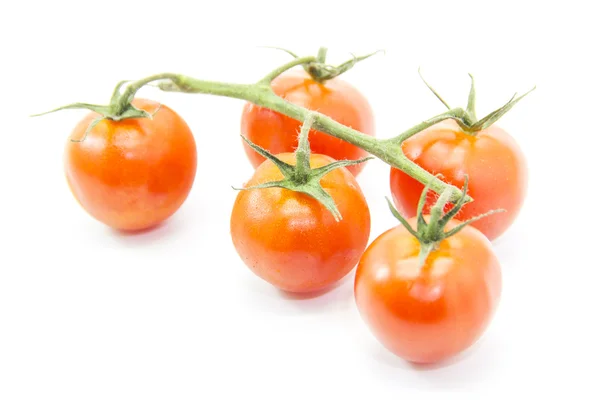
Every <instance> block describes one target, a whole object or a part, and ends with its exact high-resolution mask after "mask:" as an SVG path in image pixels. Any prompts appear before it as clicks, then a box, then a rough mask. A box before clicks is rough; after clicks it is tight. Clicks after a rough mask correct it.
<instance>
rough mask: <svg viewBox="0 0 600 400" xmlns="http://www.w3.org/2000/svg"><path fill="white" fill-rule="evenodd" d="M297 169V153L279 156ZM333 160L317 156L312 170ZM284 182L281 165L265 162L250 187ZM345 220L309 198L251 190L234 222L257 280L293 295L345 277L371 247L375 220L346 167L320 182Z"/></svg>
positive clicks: (235, 236) (237, 243) (239, 200)
mask: <svg viewBox="0 0 600 400" xmlns="http://www.w3.org/2000/svg"><path fill="white" fill-rule="evenodd" d="M277 158H279V159H280V160H282V161H284V162H286V163H288V164H291V165H295V163H296V158H295V155H294V154H293V153H284V154H279V155H277ZM333 161H334V160H333V159H332V158H331V157H328V156H325V155H321V154H312V155H311V156H310V166H311V168H318V167H322V166H324V165H327V164H330V163H331V162H333ZM282 178H283V175H282V173H281V172H280V170H279V169H278V168H277V167H276V165H275V164H274V163H273V162H272V161H270V160H266V161H264V162H263V163H262V164H261V165H260V166H259V167H258V168H257V169H256V170H255V172H254V175H253V176H252V178H251V179H250V180H249V181H248V182H247V183H246V187H250V186H255V185H260V184H263V183H266V182H272V181H279V180H281V179H282ZM320 183H321V186H322V187H323V189H324V190H325V191H326V192H327V193H329V194H330V195H331V197H332V198H333V200H334V201H335V204H336V206H337V208H338V210H339V211H340V213H341V215H342V220H340V221H339V222H337V221H336V220H335V219H334V217H333V215H332V214H331V212H330V211H328V210H327V209H326V208H325V207H324V206H323V204H321V203H320V202H319V201H317V200H316V199H314V198H312V197H310V196H308V195H307V194H304V193H300V192H296V191H292V190H288V189H283V188H277V187H275V188H267V189H251V190H242V191H240V192H239V193H238V195H237V197H236V200H235V203H234V206H233V210H232V214H231V221H230V228H231V237H232V241H233V244H234V247H235V249H236V251H237V252H238V254H239V255H240V257H241V259H242V260H243V261H244V263H245V264H246V265H247V266H248V267H249V268H250V269H251V270H252V272H254V273H255V274H256V275H257V276H259V277H260V278H262V279H263V280H265V281H266V282H269V283H270V284H272V285H273V286H275V287H277V288H279V289H282V290H284V291H288V292H298V293H299V292H314V291H317V290H320V289H325V288H327V287H330V286H332V285H333V284H334V283H336V282H337V281H339V280H340V279H342V278H343V277H344V276H346V275H347V274H348V273H349V272H350V271H351V270H352V269H353V268H354V267H355V266H356V263H357V262H358V260H359V259H360V257H361V255H362V253H363V251H364V249H365V248H366V246H367V243H368V239H369V233H370V226H371V217H370V212H369V208H368V206H367V202H366V200H365V197H364V195H363V193H362V191H361V189H360V187H359V186H358V183H357V182H356V180H355V178H354V176H353V175H352V174H351V173H350V172H349V171H348V170H347V169H346V168H345V167H344V168H338V169H335V170H333V171H331V172H329V173H328V174H326V175H325V176H324V177H323V178H322V179H321V181H320Z"/></svg>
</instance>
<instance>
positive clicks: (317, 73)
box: [275, 47, 383, 83]
mask: <svg viewBox="0 0 600 400" xmlns="http://www.w3.org/2000/svg"><path fill="white" fill-rule="evenodd" d="M275 49H277V50H281V51H285V52H286V53H288V54H289V55H291V56H292V57H294V58H295V59H299V57H298V56H297V55H296V54H294V53H293V52H291V51H289V50H286V49H282V48H280V47H275ZM380 51H383V50H377V51H375V52H373V53H371V54H367V55H364V56H359V57H357V56H355V55H354V54H352V58H351V59H350V60H348V61H346V62H344V63H342V64H340V65H337V66H335V65H329V64H327V63H326V58H327V48H325V47H321V48H320V49H319V52H318V54H317V57H316V58H314V59H313V60H311V61H309V62H307V63H304V64H302V67H303V68H304V70H305V71H306V72H307V73H308V74H309V75H310V76H311V77H312V79H313V80H314V81H315V82H319V83H323V82H325V81H327V80H329V79H333V78H335V77H337V76H340V75H341V74H343V73H344V72H346V71H348V70H349V69H351V68H352V67H354V65H356V63H357V62H359V61H363V60H366V59H367V58H369V57H371V56H373V55H375V54H377V53H379V52H380Z"/></svg>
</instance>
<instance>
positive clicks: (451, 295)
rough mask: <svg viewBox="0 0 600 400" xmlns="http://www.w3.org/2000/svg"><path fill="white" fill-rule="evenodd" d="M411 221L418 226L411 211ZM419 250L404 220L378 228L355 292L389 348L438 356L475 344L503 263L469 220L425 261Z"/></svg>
mask: <svg viewBox="0 0 600 400" xmlns="http://www.w3.org/2000/svg"><path fill="white" fill-rule="evenodd" d="M425 219H426V220H427V221H428V220H429V217H428V216H426V217H425ZM408 222H409V224H410V225H411V226H412V227H413V228H414V229H416V228H415V227H416V218H413V219H410V220H408ZM457 222H458V221H456V220H451V221H450V222H449V224H448V225H447V230H451V229H452V228H453V227H455V226H456V225H457ZM419 251H420V243H419V241H418V240H417V239H416V238H415V237H414V236H413V235H411V234H410V233H409V232H408V231H407V229H406V228H405V227H404V226H402V225H398V226H397V227H395V228H392V229H390V230H388V231H386V232H384V233H383V234H382V235H380V236H379V237H378V238H377V239H375V240H374V241H373V242H372V243H371V244H370V245H369V247H368V248H367V250H366V251H365V253H364V255H363V256H362V258H361V260H360V262H359V264H358V267H357V270H356V275H355V283H354V293H355V300H356V305H357V307H358V310H359V312H360V315H361V316H362V318H363V319H364V320H365V322H366V323H367V325H368V327H369V328H370V330H371V332H372V333H373V334H374V336H375V337H376V338H377V339H378V340H379V341H380V342H381V343H382V344H383V345H384V346H385V347H386V348H387V349H388V350H390V351H391V352H392V353H394V354H396V355H397V356H399V357H401V358H403V359H405V360H407V361H410V362H414V363H437V362H441V361H444V360H447V359H449V358H450V357H452V356H454V355H457V354H459V353H460V352H462V351H464V350H466V349H467V348H469V347H470V346H472V345H473V344H474V343H475V342H476V341H477V340H478V339H479V338H480V337H481V336H482V334H483V333H484V331H485V330H486V328H487V327H488V325H489V323H490V321H491V319H492V317H493V315H494V313H495V311H496V309H497V306H498V303H499V299H500V295H501V291H502V283H501V271H500V264H499V262H498V259H497V258H496V256H495V255H494V253H493V250H492V246H491V243H490V242H489V240H488V239H487V238H486V237H485V236H484V235H483V234H482V233H481V232H479V231H478V230H477V229H475V228H473V227H471V226H466V227H465V228H463V229H462V230H461V231H459V232H458V233H457V234H455V235H454V236H450V237H448V238H446V239H444V240H442V241H441V242H440V243H439V248H437V249H436V250H434V251H432V252H431V253H430V254H429V256H428V257H427V258H426V260H425V263H424V264H423V265H422V266H421V265H419Z"/></svg>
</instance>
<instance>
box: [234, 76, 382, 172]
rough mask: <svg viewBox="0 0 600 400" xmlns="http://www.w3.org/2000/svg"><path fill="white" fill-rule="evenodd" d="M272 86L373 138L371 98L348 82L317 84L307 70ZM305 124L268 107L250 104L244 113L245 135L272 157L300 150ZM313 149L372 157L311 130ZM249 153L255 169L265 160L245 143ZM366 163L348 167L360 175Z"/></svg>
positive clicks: (335, 155) (349, 157) (336, 80)
mask: <svg viewBox="0 0 600 400" xmlns="http://www.w3.org/2000/svg"><path fill="white" fill-rule="evenodd" d="M271 87H272V88H273V91H274V92H275V94H277V95H278V96H280V97H282V98H284V99H285V100H287V101H289V102H291V103H294V104H296V105H299V106H301V107H304V108H308V109H310V110H314V111H318V112H320V113H322V114H324V115H327V116H328V117H330V118H332V119H334V120H335V121H337V122H339V123H341V124H343V125H346V126H349V127H351V128H353V129H356V130H358V131H360V132H362V133H365V134H367V135H371V136H373V135H374V134H375V124H374V117H373V111H372V110H371V107H370V105H369V103H368V102H367V99H366V98H365V97H364V96H363V95H362V94H361V93H360V92H359V91H358V90H357V89H355V88H354V87H353V86H351V85H350V84H348V83H347V82H345V81H343V80H341V79H339V78H333V79H330V80H328V81H326V82H324V83H317V82H315V81H314V80H313V79H312V78H311V77H310V75H308V74H307V73H306V72H304V71H289V72H287V73H284V74H282V75H280V76H278V77H277V78H276V79H275V80H274V81H273V82H272V85H271ZM301 125H302V122H299V121H296V120H295V119H293V118H290V117H287V116H285V115H282V114H280V113H278V112H275V111H272V110H269V109H267V108H263V107H259V106H256V105H254V104H252V103H247V104H246V105H245V107H244V110H243V113H242V134H243V135H244V136H245V137H247V138H248V139H250V141H251V142H253V143H255V144H257V145H259V146H260V147H262V148H264V149H266V150H268V151H269V152H270V153H271V154H280V153H286V152H293V151H294V150H295V149H296V147H298V133H299V132H300V127H301ZM309 141H310V148H311V150H312V152H313V153H316V154H325V155H328V156H330V157H333V158H334V159H336V160H358V159H360V158H363V157H366V156H368V154H367V153H366V152H365V151H364V150H362V149H361V148H359V147H356V146H354V145H352V144H350V143H348V142H345V141H343V140H341V139H337V138H335V137H333V136H330V135H327V134H325V133H323V132H319V131H315V130H311V131H310V133H309ZM244 148H245V150H246V154H247V156H248V158H249V159H250V162H251V163H252V165H253V166H254V168H256V167H258V166H259V165H260V164H261V163H262V162H263V161H264V157H263V156H261V155H260V154H258V153H256V152H255V151H254V150H252V149H251V148H250V147H249V146H248V145H247V144H246V143H244ZM364 166H365V163H360V164H357V165H351V166H349V167H347V168H348V169H349V170H350V172H352V173H353V174H354V175H357V174H358V173H359V172H360V171H361V170H362V169H363V168H364Z"/></svg>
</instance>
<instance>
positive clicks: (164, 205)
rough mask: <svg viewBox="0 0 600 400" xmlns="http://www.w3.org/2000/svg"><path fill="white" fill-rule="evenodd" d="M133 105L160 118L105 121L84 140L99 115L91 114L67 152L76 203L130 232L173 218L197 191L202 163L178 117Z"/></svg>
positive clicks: (155, 106)
mask: <svg viewBox="0 0 600 400" xmlns="http://www.w3.org/2000/svg"><path fill="white" fill-rule="evenodd" d="M132 104H133V105H134V106H135V107H137V108H139V109H143V110H145V111H147V112H149V113H155V112H156V114H155V115H154V116H153V118H151V119H150V118H132V119H125V120H121V121H113V120H108V119H104V120H102V121H100V123H98V124H97V125H96V126H95V127H94V128H93V129H91V131H90V132H88V134H87V135H85V132H86V130H87V129H88V127H89V126H90V123H92V121H93V120H94V119H96V118H97V117H98V116H99V115H98V114H97V113H95V112H90V113H89V114H88V115H87V116H86V117H85V118H84V119H83V120H81V121H80V122H79V123H78V124H77V126H76V127H75V129H74V130H73V132H72V134H71V137H70V139H72V140H68V141H67V145H66V148H65V173H66V178H67V182H68V184H69V187H70V188H71V191H72V193H73V195H74V196H75V198H76V199H77V201H78V202H79V203H80V204H81V206H82V207H83V208H84V209H85V210H86V211H87V212H88V213H89V214H90V215H91V216H92V217H94V218H95V219H97V220H98V221H100V222H102V223H104V224H106V225H108V226H110V227H112V228H115V229H118V230H126V231H136V230H142V229H147V228H151V227H153V226H155V225H157V224H159V223H160V222H162V221H164V220H166V219H167V218H168V217H170V216H171V215H172V214H174V213H175V212H176V211H177V210H178V209H179V208H180V206H181V205H182V204H183V203H184V201H185V200H186V198H187V196H188V194H189V192H190V190H191V188H192V184H193V182H194V178H195V174H196V162H197V159H196V157H197V155H196V143H195V140H194V137H193V135H192V132H191V131H190V128H189V127H188V126H187V124H186V123H185V121H184V120H183V119H182V118H181V117H180V116H179V115H178V114H176V113H175V112H174V111H173V110H171V109H170V108H169V107H167V106H166V105H164V104H163V105H161V104H159V103H156V102H154V101H150V100H145V99H139V98H136V99H134V100H133V102H132ZM84 136H85V138H84ZM82 139H84V140H82Z"/></svg>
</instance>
